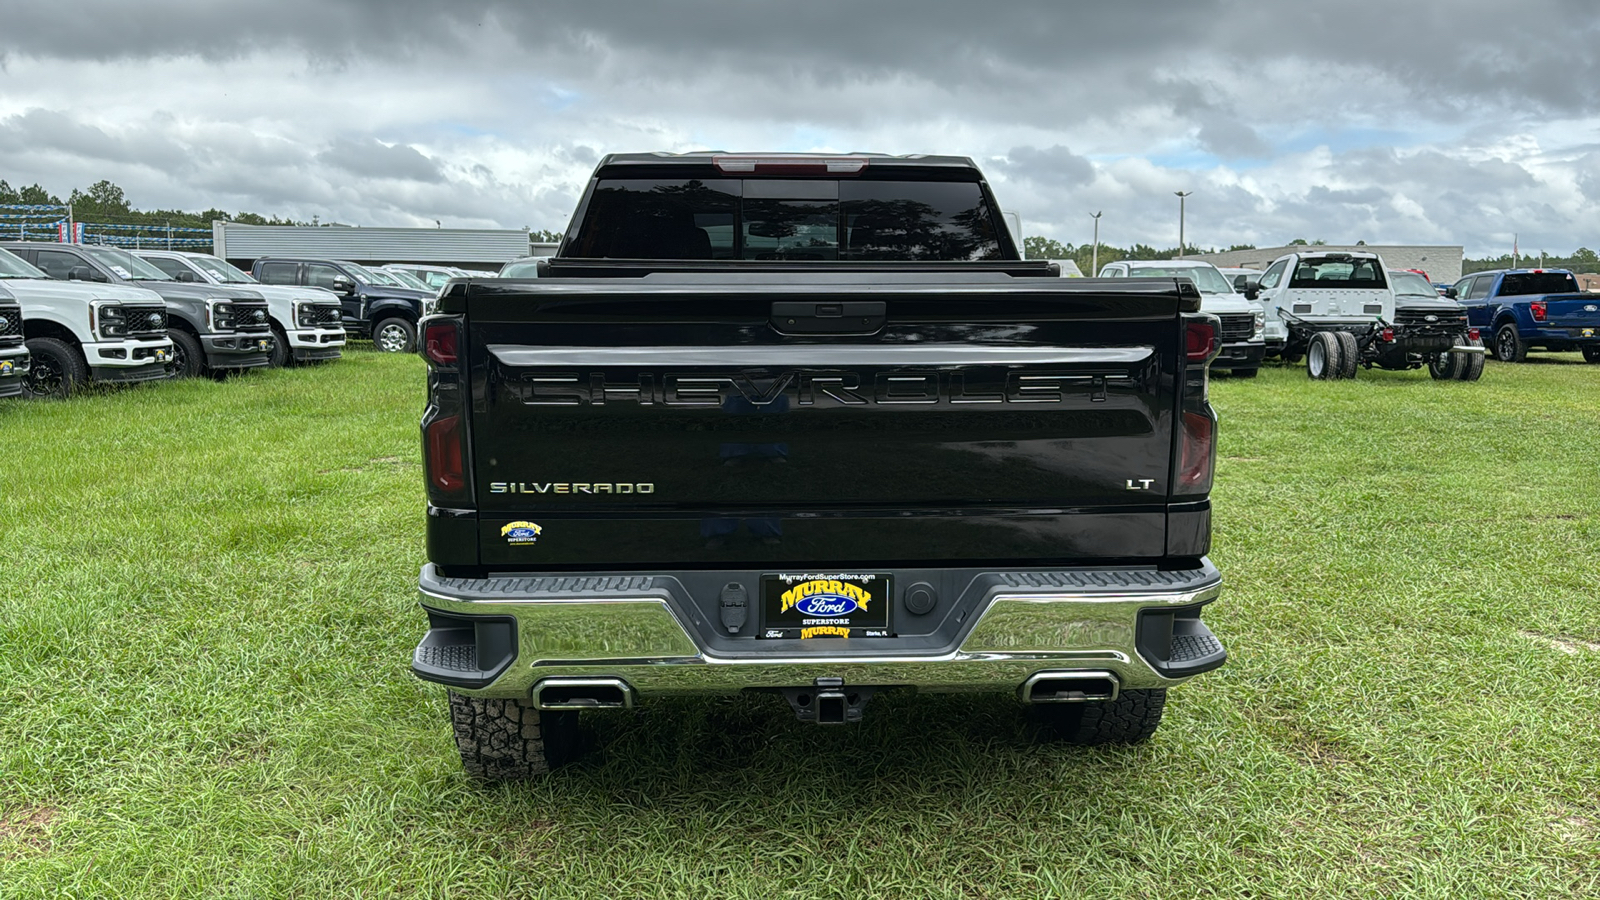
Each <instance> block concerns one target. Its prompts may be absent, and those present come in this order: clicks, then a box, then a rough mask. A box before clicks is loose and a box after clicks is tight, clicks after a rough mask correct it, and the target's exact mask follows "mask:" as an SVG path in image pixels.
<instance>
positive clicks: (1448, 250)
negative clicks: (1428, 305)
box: [1183, 244, 1465, 283]
mask: <svg viewBox="0 0 1600 900" xmlns="http://www.w3.org/2000/svg"><path fill="white" fill-rule="evenodd" d="M1297 250H1318V251H1320V250H1335V251H1337V250H1357V251H1365V252H1367V253H1376V254H1378V255H1379V256H1381V257H1383V261H1384V263H1385V264H1387V265H1388V267H1389V268H1391V269H1421V270H1422V271H1424V272H1427V273H1428V279H1429V280H1431V281H1433V282H1435V283H1442V282H1453V281H1456V280H1457V279H1459V278H1460V277H1461V257H1462V254H1463V253H1464V252H1465V248H1463V247H1459V246H1438V245H1425V244H1328V245H1326V246H1311V247H1308V246H1304V245H1299V244H1297V245H1295V246H1291V247H1262V248H1260V249H1257V250H1227V251H1224V252H1221V253H1199V254H1195V255H1193V256H1185V257H1183V258H1184V259H1197V260H1200V261H1202V262H1208V263H1211V264H1212V265H1214V266H1216V267H1217V268H1219V269H1220V268H1230V267H1232V268H1240V269H1266V267H1267V266H1270V265H1272V261H1273V260H1275V259H1277V258H1278V257H1280V256H1283V255H1284V254H1286V253H1294V252H1295V251H1297Z"/></svg>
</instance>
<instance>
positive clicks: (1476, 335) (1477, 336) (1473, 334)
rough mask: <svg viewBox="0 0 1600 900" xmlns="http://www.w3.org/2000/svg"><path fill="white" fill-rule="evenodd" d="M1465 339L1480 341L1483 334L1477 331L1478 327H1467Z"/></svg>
mask: <svg viewBox="0 0 1600 900" xmlns="http://www.w3.org/2000/svg"><path fill="white" fill-rule="evenodd" d="M1467 340H1469V341H1481V340H1483V335H1482V334H1481V333H1480V332H1479V331H1478V329H1476V328H1469V329H1467Z"/></svg>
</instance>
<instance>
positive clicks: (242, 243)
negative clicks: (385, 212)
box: [211, 221, 553, 269]
mask: <svg viewBox="0 0 1600 900" xmlns="http://www.w3.org/2000/svg"><path fill="white" fill-rule="evenodd" d="M211 235H212V242H213V246H214V249H213V251H212V252H213V253H215V254H216V255H217V256H220V257H222V258H223V259H226V260H228V261H230V262H232V263H234V264H235V265H240V266H242V267H244V268H249V265H250V263H252V262H254V261H255V260H257V259H260V258H261V257H263V256H312V257H322V258H326V259H347V260H350V261H351V262H358V263H367V264H372V265H379V264H383V263H399V262H410V263H434V264H438V265H449V266H461V267H462V268H468V269H498V268H500V265H501V264H502V263H505V262H509V261H510V260H513V259H518V258H520V257H524V256H531V255H548V252H553V251H547V252H541V250H542V249H543V248H545V247H548V246H551V245H544V244H541V245H538V246H537V247H536V246H535V245H533V244H531V243H530V242H529V239H528V232H527V231H522V230H515V231H514V230H508V229H488V228H352V227H349V226H340V225H326V226H320V227H318V226H300V225H241V224H239V223H237V222H220V221H219V222H213V223H211Z"/></svg>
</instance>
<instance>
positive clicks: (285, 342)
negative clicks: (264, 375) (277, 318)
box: [267, 324, 294, 369]
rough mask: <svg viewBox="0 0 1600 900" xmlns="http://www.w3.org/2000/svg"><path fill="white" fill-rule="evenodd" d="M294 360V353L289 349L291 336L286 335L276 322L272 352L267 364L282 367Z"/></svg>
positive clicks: (276, 367) (277, 367) (272, 366)
mask: <svg viewBox="0 0 1600 900" xmlns="http://www.w3.org/2000/svg"><path fill="white" fill-rule="evenodd" d="M293 361H294V354H293V353H291V352H290V351H289V338H288V337H287V336H285V335H284V333H283V329H282V328H279V327H278V326H277V325H276V324H274V325H273V326H272V354H271V355H269V356H268V357H267V365H268V366H269V367H271V368H274V369H281V368H283V367H284V366H287V365H289V364H290V363H291V362H293Z"/></svg>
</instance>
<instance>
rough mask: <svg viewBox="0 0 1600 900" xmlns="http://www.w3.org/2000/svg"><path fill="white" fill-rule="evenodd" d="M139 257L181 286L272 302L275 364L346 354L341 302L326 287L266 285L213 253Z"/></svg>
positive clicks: (141, 254) (147, 252) (154, 253)
mask: <svg viewBox="0 0 1600 900" xmlns="http://www.w3.org/2000/svg"><path fill="white" fill-rule="evenodd" d="M133 253H134V255H135V256H139V257H142V258H143V259H144V260H145V261H146V262H148V263H150V264H151V265H153V266H155V267H156V268H158V269H160V270H161V271H163V272H165V273H167V274H168V275H171V276H172V277H173V278H176V279H177V280H179V281H197V282H200V283H201V284H220V285H226V286H229V287H247V288H249V289H250V290H252V291H255V292H256V293H258V294H260V295H261V296H262V298H264V299H265V300H266V301H267V313H268V314H269V315H270V316H271V317H272V333H273V335H274V336H275V337H276V338H277V341H276V342H274V344H273V348H272V357H271V362H270V365H272V366H273V367H280V366H285V365H288V364H289V363H290V362H296V363H305V362H315V361H323V360H333V359H338V358H339V357H340V356H341V355H343V349H344V342H345V333H344V325H343V324H341V321H340V319H341V315H340V312H339V309H340V306H339V297H338V295H336V294H334V293H333V292H332V291H325V290H323V289H322V288H315V287H298V286H288V285H277V284H262V283H261V282H259V281H256V280H255V279H254V278H252V277H250V275H249V274H248V273H246V272H244V271H241V270H240V269H237V268H235V267H234V266H232V265H230V264H229V263H228V261H227V260H224V259H219V258H217V257H215V256H212V255H210V254H208V253H184V252H179V251H176V250H135V251H133Z"/></svg>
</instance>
